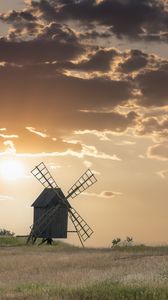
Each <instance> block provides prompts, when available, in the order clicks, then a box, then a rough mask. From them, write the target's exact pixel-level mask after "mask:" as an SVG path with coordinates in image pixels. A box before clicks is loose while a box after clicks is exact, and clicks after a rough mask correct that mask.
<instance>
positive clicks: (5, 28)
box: [0, 0, 168, 247]
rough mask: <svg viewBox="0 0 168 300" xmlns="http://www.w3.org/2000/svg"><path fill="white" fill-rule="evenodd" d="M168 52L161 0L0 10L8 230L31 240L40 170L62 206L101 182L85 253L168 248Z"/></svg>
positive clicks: (1, 201) (82, 205)
mask: <svg viewBox="0 0 168 300" xmlns="http://www.w3.org/2000/svg"><path fill="white" fill-rule="evenodd" d="M167 43H168V2H167V1H166V0H141V1H139V0H101V1H100V0H99V1H96V0H78V1H77V0H40V1H36V0H34V1H31V0H27V1H21V0H18V1H16V0H12V1H11V0H8V1H7V0H1V2H0V93H1V95H0V206H1V209H0V220H1V221H0V222H1V223H0V227H1V228H6V229H9V230H11V231H14V232H15V233H16V234H18V235H19V234H28V233H29V226H30V225H31V224H32V222H33V209H32V207H31V204H32V203H33V202H34V200H35V199H36V198H37V197H38V195H39V194H40V193H41V191H42V190H43V187H42V186H41V185H40V183H39V182H37V180H36V179H35V178H34V177H33V176H32V175H31V170H32V168H34V166H35V165H38V164H39V163H40V162H41V161H43V162H44V163H45V164H46V166H47V167H48V169H49V171H50V172H51V174H52V175H53V177H54V179H55V181H56V182H57V184H58V185H59V186H60V187H61V188H62V190H63V191H64V193H65V194H66V192H67V191H68V190H69V188H70V187H71V186H72V185H73V184H74V182H75V181H76V180H77V179H78V178H79V177H80V176H81V174H82V173H84V172H85V170H86V169H87V168H90V169H91V170H92V171H93V172H94V173H95V176H96V177H97V180H98V181H97V183H96V184H94V185H93V186H92V187H90V188H89V189H88V190H87V191H85V193H83V194H81V195H79V196H78V197H76V198H75V199H72V200H71V201H70V203H71V205H72V206H73V207H74V208H75V209H76V210H77V211H78V212H79V213H80V214H81V215H82V217H83V218H84V219H85V220H86V221H87V222H88V224H89V225H90V226H91V227H92V228H93V230H94V235H93V236H92V237H91V238H90V240H89V241H87V243H86V244H87V246H92V247H97V246H101V247H110V245H111V241H112V240H113V239H114V238H117V237H120V238H121V239H123V240H124V239H125V238H126V237H127V236H130V237H133V239H134V241H135V242H136V243H145V244H163V243H164V244H166V243H168V238H167V230H168V213H167V211H168V188H167V186H168V185H167V181H168V114H167V113H168V52H167V50H168V48H167ZM69 228H71V224H69ZM68 242H69V243H74V244H77V245H78V244H79V242H78V239H77V237H76V236H74V235H72V234H69V236H68Z"/></svg>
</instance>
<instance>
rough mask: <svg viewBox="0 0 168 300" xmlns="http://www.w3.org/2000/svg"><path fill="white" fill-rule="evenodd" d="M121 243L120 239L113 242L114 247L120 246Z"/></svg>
mask: <svg viewBox="0 0 168 300" xmlns="http://www.w3.org/2000/svg"><path fill="white" fill-rule="evenodd" d="M120 242H121V239H120V238H116V239H113V240H112V247H115V246H119V243H120Z"/></svg>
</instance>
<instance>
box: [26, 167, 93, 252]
mask: <svg viewBox="0 0 168 300" xmlns="http://www.w3.org/2000/svg"><path fill="white" fill-rule="evenodd" d="M31 173H32V174H33V175H34V176H35V177H36V179H37V180H38V181H39V182H40V183H41V184H42V185H43V186H44V187H45V189H44V190H43V191H42V193H41V194H40V195H39V197H38V198H37V199H36V200H35V201H34V203H33V204H32V206H33V207H34V222H33V225H32V226H31V231H30V234H29V236H28V239H27V243H29V242H30V241H31V242H32V243H35V241H36V239H37V238H42V239H43V240H44V241H49V242H51V241H52V238H67V232H68V217H69V219H70V221H71V222H72V223H73V225H74V231H71V232H76V233H77V235H78V238H79V240H80V242H81V244H82V246H83V247H84V244H83V242H85V241H86V240H87V239H88V238H89V237H90V236H91V235H92V234H93V230H92V229H91V227H90V226H89V225H88V224H87V223H86V221H85V220H84V219H83V218H82V217H81V215H80V214H79V213H78V212H77V211H76V210H75V208H73V207H72V206H71V205H70V203H69V202H68V199H69V198H75V197H77V196H78V195H79V194H81V193H82V192H83V191H85V190H86V189H87V188H89V187H90V186H91V185H93V184H94V183H95V182H96V181H97V179H96V178H95V176H94V174H93V173H92V172H91V171H90V170H89V169H88V170H87V171H86V172H85V173H84V174H83V175H82V176H81V177H80V178H79V179H78V180H77V181H76V182H75V183H74V184H73V186H72V187H71V188H70V189H69V190H68V194H67V196H65V195H64V193H63V192H62V190H61V189H60V188H59V187H58V185H57V183H56V182H55V180H54V178H53V177H52V176H51V174H50V172H49V170H48V169H47V167H46V166H45V164H44V163H43V162H42V163H40V164H39V165H38V166H36V167H35V168H34V169H33V170H32V171H31Z"/></svg>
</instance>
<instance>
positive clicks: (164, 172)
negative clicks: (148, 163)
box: [157, 170, 168, 179]
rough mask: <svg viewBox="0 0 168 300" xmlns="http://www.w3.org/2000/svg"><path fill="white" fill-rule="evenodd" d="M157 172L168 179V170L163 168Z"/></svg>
mask: <svg viewBox="0 0 168 300" xmlns="http://www.w3.org/2000/svg"><path fill="white" fill-rule="evenodd" d="M157 174H158V175H159V176H160V177H161V178H162V179H166V178H167V176H168V170H161V171H159V172H157Z"/></svg>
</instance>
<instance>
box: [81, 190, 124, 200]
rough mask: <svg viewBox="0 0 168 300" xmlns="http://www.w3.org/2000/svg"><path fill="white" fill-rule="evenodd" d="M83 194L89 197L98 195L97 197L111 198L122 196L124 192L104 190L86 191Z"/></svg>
mask: <svg viewBox="0 0 168 300" xmlns="http://www.w3.org/2000/svg"><path fill="white" fill-rule="evenodd" d="M83 195H85V196H88V197H97V198H106V199H111V198H113V197H115V196H121V195H123V194H122V193H120V192H112V191H103V192H101V193H100V194H97V193H88V192H84V193H83Z"/></svg>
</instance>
